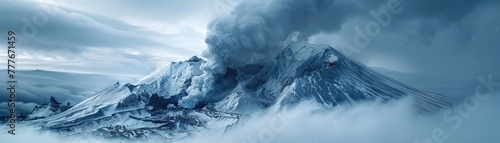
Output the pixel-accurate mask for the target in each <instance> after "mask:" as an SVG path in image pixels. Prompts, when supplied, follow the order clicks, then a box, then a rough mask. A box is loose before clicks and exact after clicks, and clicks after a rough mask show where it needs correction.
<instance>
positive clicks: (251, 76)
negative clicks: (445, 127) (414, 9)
mask: <svg viewBox="0 0 500 143" xmlns="http://www.w3.org/2000/svg"><path fill="white" fill-rule="evenodd" d="M205 63H207V61H204V60H203V59H201V58H198V57H192V58H190V59H189V60H186V61H181V62H172V63H171V64H169V65H168V66H166V67H165V68H162V69H159V70H158V71H156V72H154V73H153V74H151V75H150V76H147V77H146V78H144V79H143V80H142V81H140V82H138V83H135V84H130V83H127V84H120V83H115V84H113V85H111V86H109V87H108V88H106V89H104V90H102V91H101V92H99V93H98V94H96V95H94V96H93V97H91V98H89V99H87V100H85V101H83V102H81V103H79V104H77V105H75V106H74V107H72V108H70V109H68V110H66V111H65V112H62V113H60V114H57V115H54V116H50V117H48V118H45V119H41V120H35V121H32V123H33V124H36V125H39V126H42V128H43V129H46V130H52V131H55V132H60V133H63V134H66V135H73V134H96V135H100V136H105V137H125V138H142V137H149V136H162V137H165V138H167V139H178V138H183V137H187V136H192V135H197V134H214V133H223V132H224V131H226V130H227V129H228V128H229V127H231V126H233V125H235V124H236V123H238V122H243V120H242V118H243V117H244V116H246V115H249V114H252V113H256V112H258V111H275V110H277V109H280V108H282V107H287V106H294V105H297V104H298V103H300V102H301V101H306V100H307V101H311V100H313V101H316V102H318V103H320V104H322V105H324V106H325V107H327V108H336V107H338V106H344V105H349V104H356V103H357V102H362V101H380V102H386V101H390V100H398V99H401V98H403V97H406V96H412V97H413V99H414V101H415V107H416V110H415V111H417V112H419V113H430V112H434V111H436V110H439V109H440V108H443V107H449V106H451V104H452V102H451V101H450V100H448V99H446V98H445V97H444V96H441V95H438V94H434V93H429V92H424V91H420V90H417V89H414V88H411V87H409V86H406V85H404V84H402V83H400V82H397V81H395V80H393V79H390V78H388V77H386V76H383V75H381V74H379V73H376V72H374V71H373V70H371V69H369V68H367V67H366V66H364V65H362V64H360V63H358V62H356V61H353V60H351V59H349V58H348V57H346V56H344V55H343V54H341V53H340V52H338V51H336V50H335V49H334V48H332V47H329V46H326V45H312V44H305V43H293V44H290V45H288V46H287V47H286V48H284V50H282V51H281V52H280V53H279V54H277V55H276V56H275V57H273V58H271V59H269V60H268V62H267V63H266V64H263V65H250V66H247V67H244V68H240V69H227V70H226V73H225V74H224V75H223V76H222V79H220V80H217V81H213V82H214V84H213V85H214V87H213V88H216V89H218V90H214V91H213V92H211V93H210V95H205V96H206V97H209V99H208V100H204V101H200V102H198V103H196V106H195V107H194V108H185V107H183V106H180V102H181V100H182V99H183V98H184V97H186V96H188V92H187V90H188V89H189V87H190V86H192V85H193V83H192V82H193V78H194V77H197V76H200V75H202V74H203V70H202V68H203V65H204V64H205ZM54 101H55V100H54ZM51 103H52V100H51ZM54 103H58V102H57V101H55V102H54Z"/></svg>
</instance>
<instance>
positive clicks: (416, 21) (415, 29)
mask: <svg viewBox="0 0 500 143" xmlns="http://www.w3.org/2000/svg"><path fill="white" fill-rule="evenodd" d="M337 2H338V3H341V4H342V3H352V5H354V6H355V8H353V9H352V10H351V11H348V10H349V9H347V8H345V9H347V10H343V11H342V12H345V13H346V14H345V15H348V16H346V17H342V18H345V20H343V23H342V24H341V28H340V29H339V30H336V31H324V32H320V34H318V35H315V36H313V37H311V38H309V42H311V43H317V44H328V45H331V46H333V47H338V46H339V43H342V42H343V43H347V44H351V45H353V44H354V41H353V39H354V38H355V37H356V32H355V30H354V29H355V27H356V26H358V27H361V29H363V30H364V27H365V25H367V24H368V23H370V22H377V21H376V19H375V18H374V17H372V15H371V14H370V11H374V10H375V11H380V10H383V9H386V8H387V6H386V5H387V3H388V1H387V0H379V1H373V0H360V1H355V2H353V1H349V0H337ZM400 2H401V8H402V9H401V12H400V13H397V14H392V15H391V21H390V22H389V23H387V26H386V27H383V26H382V27H381V29H380V33H378V34H376V35H375V36H373V37H370V40H371V41H370V43H369V44H368V45H367V46H366V47H365V48H362V49H360V51H359V52H357V53H353V54H350V56H351V57H353V58H354V59H356V60H358V61H360V62H361V63H364V64H366V65H368V66H371V67H374V68H376V69H378V70H379V71H382V72H384V73H386V74H389V76H393V77H394V78H398V76H397V74H392V75H391V73H398V74H406V75H415V76H422V77H427V78H431V79H432V78H434V77H442V78H448V79H453V78H458V77H461V78H467V79H474V78H476V77H477V76H480V75H488V74H493V75H494V77H498V76H500V66H499V63H498V61H500V4H499V1H498V0H474V1H472V0H401V1H400ZM237 3H238V2H237V0H168V1H167V0H150V1H141V0H129V1H121V0H106V1H103V0H67V1H65V0H58V1H55V0H23V1H17V0H4V2H3V3H2V5H0V11H1V12H0V13H1V14H0V33H6V31H7V30H8V29H14V30H16V32H18V37H21V38H22V39H19V40H20V41H19V42H20V43H21V44H20V45H19V47H18V49H17V50H18V61H19V62H18V67H19V68H21V69H44V70H56V71H70V72H84V73H105V74H113V75H123V76H132V77H142V76H145V75H147V74H149V73H150V72H152V71H153V70H155V69H156V68H158V67H161V66H164V65H166V64H168V63H170V62H171V61H178V60H184V59H187V58H189V57H190V56H192V55H200V53H201V51H202V50H204V49H206V44H205V43H204V39H205V35H206V32H207V24H208V23H209V22H210V20H211V19H213V18H215V17H216V16H218V15H220V14H224V13H227V12H229V11H230V10H231V7H232V6H234V5H236V4H237ZM336 15H344V14H342V13H341V14H338V13H337V14H332V17H331V18H332V19H335V18H338V17H335V16H336ZM319 22H321V21H319ZM379 24H380V23H379ZM1 40H2V41H3V42H2V43H6V41H5V39H1ZM0 47H4V49H5V47H6V44H2V45H0ZM5 52H6V50H0V54H1V55H5V54H6V53H5ZM1 58H2V59H0V62H1V63H2V64H5V61H6V60H5V56H2V57H1ZM422 79H424V78H422ZM400 80H405V79H404V78H400ZM411 81H414V80H408V81H406V82H411ZM440 82H441V84H444V81H435V82H434V81H433V82H430V81H424V82H423V83H419V84H421V85H417V86H423V85H425V84H431V83H440ZM412 84H417V83H412ZM467 84H476V83H467ZM464 85H465V83H464V84H462V86H464ZM471 87H473V86H471Z"/></svg>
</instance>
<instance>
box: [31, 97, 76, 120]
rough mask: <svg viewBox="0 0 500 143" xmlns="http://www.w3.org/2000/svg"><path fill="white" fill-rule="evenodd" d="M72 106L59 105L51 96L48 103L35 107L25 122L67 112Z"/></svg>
mask: <svg viewBox="0 0 500 143" xmlns="http://www.w3.org/2000/svg"><path fill="white" fill-rule="evenodd" d="M71 107H72V106H70V105H69V103H68V104H67V105H61V103H59V102H58V101H57V100H56V98H54V97H53V96H51V97H50V100H49V103H48V104H47V103H45V104H42V105H40V106H36V107H35V108H34V109H33V110H32V111H31V113H29V114H28V118H27V120H36V119H42V118H47V117H50V116H53V115H56V114H59V113H61V112H63V111H66V110H68V109H69V108H71Z"/></svg>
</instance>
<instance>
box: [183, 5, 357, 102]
mask: <svg viewBox="0 0 500 143" xmlns="http://www.w3.org/2000/svg"><path fill="white" fill-rule="evenodd" d="M353 9H356V6H355V5H354V4H352V3H349V2H346V1H335V0H247V1H243V2H242V3H240V4H239V5H238V6H236V7H235V8H234V10H233V11H232V12H231V13H229V14H227V15H223V16H220V17H218V18H216V19H214V20H213V21H212V22H211V23H210V24H209V25H208V29H209V32H208V33H207V37H206V39H205V43H206V44H207V45H208V50H207V51H205V52H204V55H203V56H204V57H206V58H207V59H208V62H207V63H206V64H205V65H204V66H202V69H203V70H204V71H205V73H204V74H203V75H201V76H198V77H195V78H193V82H192V86H190V87H189V89H188V96H187V97H184V98H183V99H182V100H181V101H180V103H181V106H183V107H186V108H192V107H194V106H196V105H197V104H198V103H199V102H204V101H205V100H207V99H210V98H208V97H213V96H215V95H213V94H216V92H217V91H219V90H221V89H224V87H223V85H221V84H220V82H221V77H222V76H223V75H224V74H225V73H226V71H227V69H228V68H231V69H240V68H243V67H246V66H252V65H263V64H265V63H266V61H268V60H271V57H274V56H273V55H275V54H276V53H277V52H279V51H280V50H282V49H283V48H284V46H283V42H284V41H286V40H287V39H289V37H294V39H296V40H299V41H306V40H307V39H308V37H310V36H312V35H315V34H319V33H321V32H333V31H336V30H339V29H340V28H341V27H340V26H341V24H342V23H343V22H344V20H345V19H346V18H347V17H348V16H350V15H352V14H353V11H355V10H353Z"/></svg>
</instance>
